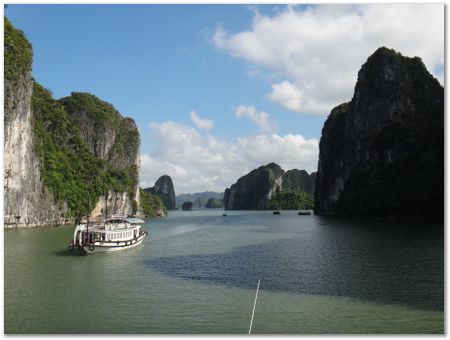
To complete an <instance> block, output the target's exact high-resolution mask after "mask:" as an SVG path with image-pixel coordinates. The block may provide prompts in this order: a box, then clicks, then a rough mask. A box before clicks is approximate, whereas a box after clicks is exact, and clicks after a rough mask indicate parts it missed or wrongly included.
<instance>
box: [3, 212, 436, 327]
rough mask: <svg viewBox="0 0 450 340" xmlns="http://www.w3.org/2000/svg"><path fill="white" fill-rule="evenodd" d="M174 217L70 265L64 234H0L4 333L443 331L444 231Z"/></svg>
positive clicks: (292, 216) (253, 215)
mask: <svg viewBox="0 0 450 340" xmlns="http://www.w3.org/2000/svg"><path fill="white" fill-rule="evenodd" d="M222 213H223V211H221V210H194V211H171V212H170V213H169V217H167V218H164V219H147V220H146V223H145V224H144V225H143V227H142V228H143V229H145V230H146V231H148V232H149V237H147V238H146V239H145V240H144V242H143V243H142V244H141V245H140V246H137V247H135V248H132V249H128V250H123V251H119V252H115V253H109V254H95V255H88V256H81V255H76V253H71V252H69V251H68V250H67V245H68V243H69V241H70V239H71V237H72V234H73V230H74V227H73V226H65V227H57V228H42V229H32V230H8V231H5V233H4V245H5V250H4V318H5V332H6V333H37V334H39V333H58V334H72V333H101V334H106V333H120V334H122V333H125V334H127V333H133V334H134V333H137V334H147V333H163V334H193V333H194V334H246V333H248V330H249V324H250V318H251V313H252V309H253V303H254V298H255V291H256V285H257V282H258V280H261V284H260V289H259V294H258V300H257V304H256V308H255V315H254V321H253V326H252V333H254V334H258V333H260V334H297V333H302V334H305V333H306V334H315V333H321V334H325V333H358V334H361V333H383V334H390V333H396V334H397V333H443V332H444V237H443V226H442V225H438V226H436V225H431V224H430V225H418V224H403V225H401V224H395V223H386V222H373V221H372V222H363V221H359V222H355V221H346V220H337V219H329V218H324V217H319V216H298V215H297V212H295V211H282V212H281V215H273V214H272V212H271V211H228V212H227V216H226V217H225V216H222Z"/></svg>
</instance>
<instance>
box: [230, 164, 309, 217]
mask: <svg viewBox="0 0 450 340" xmlns="http://www.w3.org/2000/svg"><path fill="white" fill-rule="evenodd" d="M297 189H300V190H304V191H306V192H309V193H312V190H313V180H312V178H311V176H310V175H308V173H307V172H306V171H304V170H297V169H293V170H289V171H287V172H285V171H284V170H283V169H282V168H281V167H280V166H279V165H278V164H276V163H270V164H267V165H264V166H261V167H259V168H257V169H255V170H252V171H251V172H249V173H248V174H247V175H245V176H243V177H241V178H239V180H238V181H237V182H236V183H235V184H233V185H232V186H231V187H230V188H227V189H226V190H225V197H224V201H225V209H226V210H262V209H267V208H268V203H269V200H270V199H271V198H272V197H273V196H274V195H275V194H276V193H277V192H281V191H287V190H297Z"/></svg>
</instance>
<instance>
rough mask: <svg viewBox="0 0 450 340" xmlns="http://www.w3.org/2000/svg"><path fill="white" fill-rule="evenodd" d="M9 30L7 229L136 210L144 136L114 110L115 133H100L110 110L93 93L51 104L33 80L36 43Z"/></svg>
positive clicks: (6, 22) (102, 131)
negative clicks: (86, 101)
mask: <svg viewBox="0 0 450 340" xmlns="http://www.w3.org/2000/svg"><path fill="white" fill-rule="evenodd" d="M4 25H5V118H4V123H5V124H4V129H5V140H4V142H5V144H4V155H5V158H4V159H5V165H4V179H5V181H4V183H5V187H4V200H5V207H4V209H5V210H4V214H5V226H6V227H33V226H45V225H56V224H61V223H64V222H66V221H67V222H74V221H75V220H79V219H81V218H82V217H83V216H86V215H88V214H91V215H95V214H104V213H106V212H108V213H111V212H117V213H127V214H133V213H136V212H138V210H139V209H138V208H139V206H138V202H139V191H138V190H137V189H138V188H137V182H138V169H139V133H138V131H137V128H136V126H135V124H134V121H133V120H132V119H130V118H122V117H121V116H120V114H119V113H118V112H117V111H114V122H113V123H112V124H111V125H112V127H113V129H112V134H111V133H110V132H111V131H109V130H108V129H106V128H105V129H103V130H102V129H101V128H99V135H95V132H96V128H97V127H105V122H104V121H103V119H104V118H105V117H108V115H110V114H111V112H110V111H111V108H112V106H111V105H109V104H107V103H105V102H102V101H100V100H99V99H97V98H96V97H94V96H92V95H88V94H73V95H72V96H71V97H68V98H64V99H62V100H55V99H53V98H52V95H51V93H50V91H48V90H46V89H45V88H44V87H42V86H41V85H39V84H38V83H37V82H35V81H34V80H33V79H32V76H31V59H32V49H31V45H30V44H29V43H28V41H27V40H26V38H25V36H24V35H23V33H22V32H21V31H19V30H16V29H15V28H14V27H13V26H12V25H11V23H10V22H9V21H8V20H7V19H6V18H5V24H4ZM86 98H88V100H89V104H90V105H86V103H85V99H86ZM65 105H66V106H67V108H66V106H65ZM74 107H76V108H77V109H78V108H79V109H80V111H77V110H75V109H74ZM80 112H83V114H84V116H83V115H81V114H79V113H80ZM93 112H94V113H93ZM97 115H98V116H97ZM107 123H108V124H109V123H111V122H110V121H107ZM106 130H108V131H106ZM105 131H106V132H105ZM106 202H108V203H106ZM106 208H107V209H106Z"/></svg>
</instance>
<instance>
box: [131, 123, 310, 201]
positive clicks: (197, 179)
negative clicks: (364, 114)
mask: <svg viewBox="0 0 450 340" xmlns="http://www.w3.org/2000/svg"><path fill="white" fill-rule="evenodd" d="M150 129H151V136H152V139H153V143H152V144H153V145H154V146H155V147H154V150H153V152H152V153H151V154H143V155H141V170H140V182H141V183H140V186H141V187H144V188H147V187H150V186H153V185H154V183H155V181H156V180H157V179H158V178H159V177H160V176H161V175H163V174H167V175H169V176H171V177H172V180H173V182H174V186H175V191H176V193H177V194H180V193H188V192H199V191H205V190H212V191H218V192H220V191H224V190H225V188H227V187H229V186H230V185H231V184H233V183H235V182H236V181H237V180H238V178H239V177H241V176H243V175H245V174H246V173H248V172H249V171H251V170H252V169H255V168H256V167H259V166H261V165H265V164H267V163H270V162H276V163H277V164H279V165H280V166H281V167H282V168H283V169H285V170H289V169H292V168H298V169H305V170H307V171H308V172H312V171H316V169H317V161H318V153H319V149H318V140H316V139H309V140H307V139H305V138H304V137H303V136H301V135H293V134H289V135H285V136H279V135H277V134H265V133H258V134H256V135H251V136H246V137H242V138H237V139H236V140H230V141H227V140H221V139H218V138H216V137H215V136H212V135H210V134H207V133H203V134H202V133H200V132H199V131H197V130H196V129H194V128H192V127H189V126H187V125H183V124H180V123H176V122H172V121H168V122H163V123H151V124H150Z"/></svg>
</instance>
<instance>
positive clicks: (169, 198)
mask: <svg viewBox="0 0 450 340" xmlns="http://www.w3.org/2000/svg"><path fill="white" fill-rule="evenodd" d="M144 190H145V191H147V192H148V193H151V194H152V195H156V196H158V197H159V198H160V199H161V200H162V202H163V203H164V205H165V206H166V208H167V210H172V209H175V207H176V202H175V189H174V187H173V182H172V178H170V176H167V175H163V176H161V177H160V178H158V180H157V181H156V182H155V186H154V187H151V188H147V189H144Z"/></svg>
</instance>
